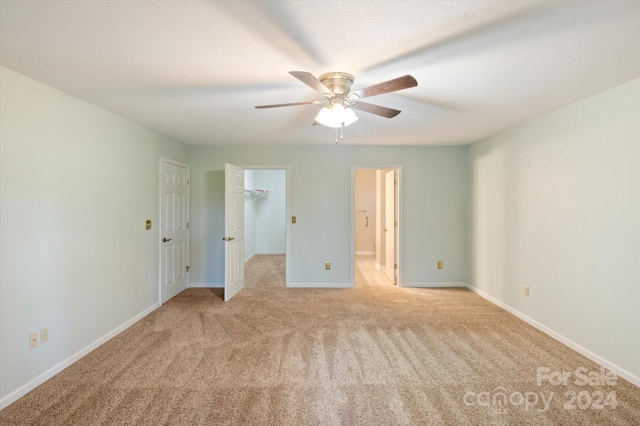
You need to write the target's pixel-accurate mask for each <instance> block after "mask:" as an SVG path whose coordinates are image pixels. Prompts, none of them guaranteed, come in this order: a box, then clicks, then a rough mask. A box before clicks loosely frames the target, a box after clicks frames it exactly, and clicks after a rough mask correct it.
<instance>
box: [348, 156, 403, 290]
mask: <svg viewBox="0 0 640 426" xmlns="http://www.w3.org/2000/svg"><path fill="white" fill-rule="evenodd" d="M356 170H395V171H396V173H397V176H398V185H397V186H396V220H397V221H398V227H397V228H396V241H395V252H396V263H397V264H398V274H397V281H396V284H397V285H398V287H402V244H401V242H402V241H401V239H402V166H399V165H397V164H396V165H389V164H387V165H375V166H371V165H367V166H351V250H349V254H350V256H351V287H355V285H356V259H355V256H354V253H355V247H356V221H355V217H356V210H355V209H356V206H355V198H356Z"/></svg>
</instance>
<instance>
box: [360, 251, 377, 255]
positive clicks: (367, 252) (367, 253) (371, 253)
mask: <svg viewBox="0 0 640 426" xmlns="http://www.w3.org/2000/svg"><path fill="white" fill-rule="evenodd" d="M374 254H376V252H374V251H357V252H356V256H373V255H374Z"/></svg>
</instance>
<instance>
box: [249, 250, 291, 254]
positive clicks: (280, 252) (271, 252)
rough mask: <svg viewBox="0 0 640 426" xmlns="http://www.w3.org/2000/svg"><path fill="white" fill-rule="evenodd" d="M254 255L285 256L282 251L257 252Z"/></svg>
mask: <svg viewBox="0 0 640 426" xmlns="http://www.w3.org/2000/svg"><path fill="white" fill-rule="evenodd" d="M255 254H287V253H286V252H284V251H257V252H255Z"/></svg>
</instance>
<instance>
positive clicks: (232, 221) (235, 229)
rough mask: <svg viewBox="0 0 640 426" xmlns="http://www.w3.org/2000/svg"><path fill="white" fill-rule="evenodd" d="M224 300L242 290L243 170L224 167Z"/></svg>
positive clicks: (230, 165) (235, 167)
mask: <svg viewBox="0 0 640 426" xmlns="http://www.w3.org/2000/svg"><path fill="white" fill-rule="evenodd" d="M224 168H225V201H224V208H225V215H224V228H225V236H224V240H225V242H224V300H225V301H228V300H229V299H231V298H232V297H233V296H235V295H236V294H237V293H238V292H239V291H240V290H242V289H243V288H244V170H243V169H242V168H240V167H238V166H234V165H233V164H225V165H224Z"/></svg>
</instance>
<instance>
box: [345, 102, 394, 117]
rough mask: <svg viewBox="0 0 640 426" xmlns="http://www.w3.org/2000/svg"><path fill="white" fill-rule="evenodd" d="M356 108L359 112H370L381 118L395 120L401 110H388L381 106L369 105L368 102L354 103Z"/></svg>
mask: <svg viewBox="0 0 640 426" xmlns="http://www.w3.org/2000/svg"><path fill="white" fill-rule="evenodd" d="M354 105H355V108H356V109H357V110H359V111H364V112H368V113H370V114H375V115H379V116H381V117H386V118H393V117H395V116H396V115H398V114H400V112H401V111H400V110H398V109H393V108H387V107H383V106H379V105H373V104H368V103H366V102H354Z"/></svg>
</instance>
